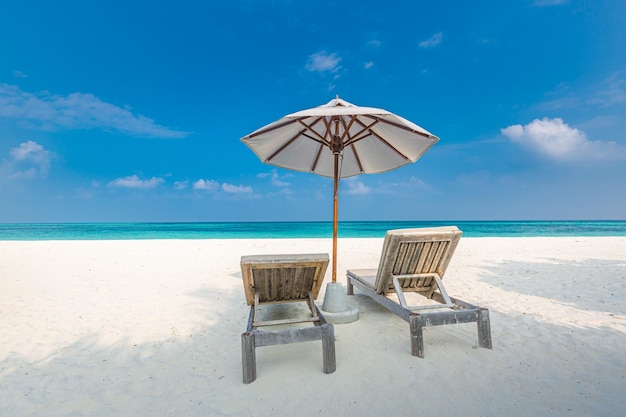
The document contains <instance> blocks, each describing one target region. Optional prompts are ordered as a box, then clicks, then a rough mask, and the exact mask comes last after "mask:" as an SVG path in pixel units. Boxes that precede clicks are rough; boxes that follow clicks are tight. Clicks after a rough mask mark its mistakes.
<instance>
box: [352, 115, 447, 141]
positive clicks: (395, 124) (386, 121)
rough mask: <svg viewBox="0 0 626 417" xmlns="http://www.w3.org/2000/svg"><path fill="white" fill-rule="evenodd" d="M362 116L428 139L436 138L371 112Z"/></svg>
mask: <svg viewBox="0 0 626 417" xmlns="http://www.w3.org/2000/svg"><path fill="white" fill-rule="evenodd" d="M364 116H365V117H369V118H371V119H374V120H378V121H379V122H381V123H385V124H388V125H390V126H393V127H397V128H398V129H402V130H406V131H408V132H411V133H415V134H416V135H420V136H423V137H425V138H429V139H432V138H436V136H433V135H431V134H429V133H424V132H420V131H419V130H415V129H411V128H410V127H408V126H405V125H403V124H401V123H396V122H391V121H389V120H385V119H383V118H380V117H378V116H373V115H371V114H365V115H364Z"/></svg>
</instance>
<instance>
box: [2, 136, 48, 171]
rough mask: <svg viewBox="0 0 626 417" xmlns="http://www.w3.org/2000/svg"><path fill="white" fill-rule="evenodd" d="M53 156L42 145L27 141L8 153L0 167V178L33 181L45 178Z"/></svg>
mask: <svg viewBox="0 0 626 417" xmlns="http://www.w3.org/2000/svg"><path fill="white" fill-rule="evenodd" d="M54 157H55V154H54V153H53V152H50V151H48V150H46V149H45V148H44V147H43V146H42V145H40V144H38V143H37V142H34V141H32V140H29V141H27V142H23V143H21V144H20V145H19V146H18V147H17V148H13V149H11V150H10V151H9V159H5V160H4V161H3V162H2V165H1V166H0V168H1V169H0V173H2V176H5V175H6V176H7V177H9V178H11V179H34V178H41V177H46V176H47V175H48V172H49V171H50V164H51V162H52V159H54Z"/></svg>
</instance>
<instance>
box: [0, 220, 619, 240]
mask: <svg viewBox="0 0 626 417" xmlns="http://www.w3.org/2000/svg"><path fill="white" fill-rule="evenodd" d="M448 225H454V226H457V227H459V229H461V230H462V231H463V236H464V237H488V236H489V237H525V236H526V237H534V236H626V221H369V222H360V221H359V222H357V221H351V222H340V223H339V237H340V238H346V237H347V238H350V237H352V238H372V237H376V238H382V237H384V236H385V232H386V231H387V230H389V229H403V228H412V227H434V226H448ZM330 237H332V222H241V223H49V224H0V240H113V239H119V240H128V239H255V238H262V239H267V238H330Z"/></svg>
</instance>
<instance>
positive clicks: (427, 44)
mask: <svg viewBox="0 0 626 417" xmlns="http://www.w3.org/2000/svg"><path fill="white" fill-rule="evenodd" d="M442 40H443V33H442V32H438V33H435V34H434V35H433V36H431V37H430V38H428V39H426V40H425V41H421V42H420V43H419V45H420V48H432V47H433V46H437V45H439V44H440V43H441V41H442Z"/></svg>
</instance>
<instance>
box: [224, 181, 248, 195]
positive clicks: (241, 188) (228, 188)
mask: <svg viewBox="0 0 626 417" xmlns="http://www.w3.org/2000/svg"><path fill="white" fill-rule="evenodd" d="M222 191H224V192H225V193H231V194H252V187H250V186H249V185H233V184H228V183H227V182H225V183H223V184H222Z"/></svg>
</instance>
